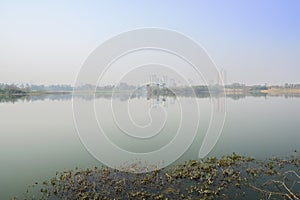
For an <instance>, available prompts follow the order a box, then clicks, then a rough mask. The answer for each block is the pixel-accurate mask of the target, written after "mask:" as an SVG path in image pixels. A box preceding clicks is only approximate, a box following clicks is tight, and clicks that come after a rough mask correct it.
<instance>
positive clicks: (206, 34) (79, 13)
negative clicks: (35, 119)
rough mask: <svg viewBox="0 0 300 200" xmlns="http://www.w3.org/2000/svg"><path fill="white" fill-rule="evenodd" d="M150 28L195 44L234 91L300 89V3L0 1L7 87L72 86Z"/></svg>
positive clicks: (1, 67)
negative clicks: (86, 68)
mask: <svg viewBox="0 0 300 200" xmlns="http://www.w3.org/2000/svg"><path fill="white" fill-rule="evenodd" d="M143 27H158V28H166V29H171V30H175V31H178V32H180V33H183V34H185V35H187V36H189V37H191V38H193V39H194V40H195V41H196V42H198V43H199V44H201V45H202V46H203V47H204V48H205V49H206V51H207V52H208V54H209V55H210V57H211V58H212V59H213V60H214V62H215V63H216V65H217V67H218V68H219V69H225V70H226V72H227V82H228V83H233V82H241V83H246V84H265V83H268V84H284V83H286V82H292V83H300V76H299V75H300V1H298V0H286V1H282V0H263V1H262V0H251V1H250V0H248V1H246V0H245V1H238V0H228V1H221V0H219V1H216V0H210V1H208V0H207V1H204V0H181V1H179V0H164V1H161V0H151V1H145V0H142V1H141V0H130V1H124V0H123V1H122V0H118V1H116V0H109V1H96V0H95V1H92V0H87V1H77V0H72V1H71V0H70V1H66V0H65V1H58V0H51V1H50V0H49V1H48V0H44V1H38V0H36V1H34V0H28V1H21V0H20V1H16V0H0V82H4V83H35V84H63V83H66V84H73V83H74V81H75V79H76V76H77V73H78V72H79V70H80V67H81V66H82V64H83V63H84V61H85V59H86V58H87V57H88V56H89V54H90V53H91V52H92V51H93V50H94V49H95V48H96V47H98V46H99V45H101V44H102V43H103V42H104V41H106V40H107V39H109V38H111V37H113V36H114V35H117V34H119V33H122V32H125V31H129V30H132V29H137V28H143Z"/></svg>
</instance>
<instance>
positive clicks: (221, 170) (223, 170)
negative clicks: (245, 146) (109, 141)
mask: <svg viewBox="0 0 300 200" xmlns="http://www.w3.org/2000/svg"><path fill="white" fill-rule="evenodd" d="M299 172H300V159H299V157H298V156H295V155H294V156H291V157H288V158H271V159H268V160H263V161H260V160H255V159H254V158H250V157H244V156H240V155H237V154H235V153H233V154H232V155H228V156H223V157H221V158H215V157H211V158H207V159H205V160H200V161H196V160H190V161H189V162H185V163H183V164H181V165H177V166H173V167H170V168H167V169H162V170H155V171H152V172H149V173H144V174H136V173H130V172H123V171H118V170H113V169H110V168H97V167H95V168H94V169H85V170H79V169H76V170H71V171H64V172H61V173H58V174H57V175H56V176H55V177H53V178H51V179H50V180H48V181H45V182H43V183H42V184H38V185H39V186H40V193H39V195H37V194H35V195H36V197H33V196H32V194H30V192H27V193H26V194H24V197H22V198H21V199H49V200H56V199H80V200H87V199H94V200H96V199H157V200H162V199H203V200H204V199H205V200H209V199H243V198H244V199H292V200H299V197H300V176H299ZM37 196H38V197H37ZM13 199H18V198H16V197H14V198H13Z"/></svg>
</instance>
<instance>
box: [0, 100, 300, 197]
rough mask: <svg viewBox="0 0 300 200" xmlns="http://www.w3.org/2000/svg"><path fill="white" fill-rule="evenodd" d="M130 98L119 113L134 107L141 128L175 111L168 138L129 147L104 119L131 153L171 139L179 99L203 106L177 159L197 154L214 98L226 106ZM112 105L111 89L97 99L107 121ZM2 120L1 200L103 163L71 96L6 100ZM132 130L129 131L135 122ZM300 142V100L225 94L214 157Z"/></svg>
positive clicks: (286, 149)
mask: <svg viewBox="0 0 300 200" xmlns="http://www.w3.org/2000/svg"><path fill="white" fill-rule="evenodd" d="M76 98H79V102H80V103H81V104H82V108H84V104H86V103H89V102H90V101H92V99H90V98H84V97H76ZM127 100H128V97H122V96H121V97H116V98H115V99H114V101H113V103H114V105H115V108H118V111H119V115H118V116H117V118H119V119H121V120H119V122H120V123H122V121H123V119H124V121H125V122H126V120H125V118H126V115H124V116H122V112H121V111H122V109H123V108H125V107H127V106H128V105H133V106H132V107H130V109H131V113H132V115H131V117H132V118H133V120H134V121H135V122H136V123H137V124H138V125H140V126H144V125H147V124H148V123H149V122H154V123H158V124H160V123H161V121H157V122H155V118H154V119H149V113H147V110H148V109H149V108H150V107H151V108H152V109H151V110H152V111H151V115H153V116H158V118H159V116H160V114H161V113H163V112H161V109H165V110H166V111H167V112H168V113H169V115H167V119H168V120H167V121H166V123H165V126H164V129H163V131H162V132H163V133H164V134H163V135H162V136H160V135H157V136H153V140H152V141H151V142H150V143H149V142H148V143H146V142H144V143H142V144H135V143H134V142H133V143H132V144H131V145H128V142H129V140H126V138H125V137H124V136H122V135H121V134H120V133H119V132H118V129H116V128H114V127H115V124H113V121H112V120H110V119H102V121H103V120H106V121H105V123H104V125H103V128H104V129H105V132H106V133H107V135H108V137H109V138H110V140H111V141H113V142H114V143H116V144H117V145H118V146H120V147H122V148H124V149H126V150H128V151H133V152H141V151H145V152H147V151H151V150H154V149H157V148H160V147H162V146H163V145H164V144H165V143H166V142H167V141H169V140H171V139H172V138H173V137H174V134H175V133H176V129H177V128H178V127H177V126H178V123H177V122H178V120H179V118H178V116H177V114H178V112H179V111H180V109H179V107H178V104H177V103H176V102H178V101H180V103H182V104H183V105H186V107H187V108H193V107H192V106H194V104H192V103H191V102H192V101H197V103H198V105H199V110H200V124H199V129H198V130H199V131H198V134H197V135H196V138H195V140H194V142H193V143H192V145H191V146H190V148H189V149H188V150H187V151H186V152H185V153H184V154H183V155H182V156H181V157H180V158H179V159H178V160H177V161H176V162H175V163H174V164H176V163H182V162H184V161H185V160H190V159H198V153H199V148H200V146H201V144H202V141H203V138H204V133H205V130H207V128H208V124H209V119H210V116H211V113H210V108H211V107H210V106H211V102H213V104H215V105H217V106H215V107H214V109H215V112H218V111H220V112H223V111H224V109H225V105H223V104H221V105H219V102H218V100H213V101H211V99H210V98H207V97H206V98H197V99H196V100H195V99H191V98H188V97H182V98H180V100H178V99H174V98H172V97H167V98H165V99H146V98H142V97H139V98H132V99H131V100H130V102H131V104H128V101H127ZM110 104H111V102H110V99H109V97H106V96H105V95H104V96H99V97H97V98H96V100H95V108H96V111H97V112H96V116H97V117H98V118H100V119H101V116H103V113H105V112H107V111H105V109H109V107H108V105H110ZM156 111H158V112H157V113H156ZM156 114H157V115H156ZM151 120H152V121H151ZM100 121H101V120H100ZM0 122H1V140H0V159H1V161H0V165H1V168H0V199H9V198H10V197H12V196H21V195H22V193H24V192H26V189H27V187H28V186H29V185H32V184H35V182H41V181H44V180H47V179H49V178H50V177H53V176H55V172H56V171H63V170H64V169H66V170H68V169H74V168H75V167H79V168H91V167H93V166H99V165H101V163H99V161H97V160H96V159H95V158H94V157H93V156H92V155H91V154H90V153H89V152H88V151H87V150H86V149H85V147H84V145H83V144H82V143H81V140H80V138H79V136H78V133H77V131H76V128H75V124H74V120H73V112H72V99H71V95H49V96H45V97H43V96H37V97H27V98H23V99H20V100H14V101H3V102H1V103H0ZM86 123H87V127H88V125H89V120H86ZM126 124H127V123H125V124H123V125H122V124H120V126H126ZM187 126H188V124H187ZM127 128H128V129H129V130H130V127H127ZM119 131H120V130H119ZM87 132H88V130H87ZM141 134H146V132H145V133H141ZM141 136H142V135H141ZM155 137H157V138H156V139H155ZM299 141H300V98H296V97H284V96H278V97H270V96H263V97H253V96H248V97H242V98H241V97H229V98H227V99H226V119H225V124H224V127H223V131H222V134H221V136H220V138H219V140H218V142H217V144H216V145H215V146H214V148H213V150H212V151H211V152H210V153H209V154H208V156H221V155H225V154H230V153H232V152H236V153H238V154H241V155H245V156H253V157H255V158H258V159H264V158H267V157H271V156H288V155H291V154H292V153H293V151H294V150H300V145H299ZM100 143H101V142H100ZM108 154H109V152H108Z"/></svg>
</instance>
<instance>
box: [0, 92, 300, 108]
mask: <svg viewBox="0 0 300 200" xmlns="http://www.w3.org/2000/svg"><path fill="white" fill-rule="evenodd" d="M73 96H74V98H79V99H82V100H87V101H91V100H93V99H95V98H96V99H100V98H104V99H111V98H112V97H113V98H114V99H116V100H121V101H127V100H128V99H135V98H137V99H141V98H146V99H147V100H150V101H152V102H153V104H160V105H165V106H167V104H168V103H170V104H172V103H174V102H175V100H176V96H174V95H149V94H147V93H146V94H145V93H142V92H135V93H129V92H117V93H111V92H107V93H96V94H95V95H94V94H90V93H89V94H88V93H86V94H76V95H72V93H63V94H59V93H57V94H41V95H9V96H8V95H0V103H17V102H35V101H45V100H46V101H68V100H71V99H72V97H73ZM177 96H178V97H194V96H191V95H177ZM196 97H197V98H210V94H209V93H201V94H197V96H196ZM216 97H217V98H213V99H218V96H216ZM221 97H222V95H220V98H221ZM247 97H263V98H268V97H284V98H286V99H288V98H299V97H300V94H272V95H269V94H266V93H254V94H226V98H229V99H233V100H239V99H244V98H247ZM215 105H216V106H220V105H219V103H215ZM222 106H223V105H222Z"/></svg>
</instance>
